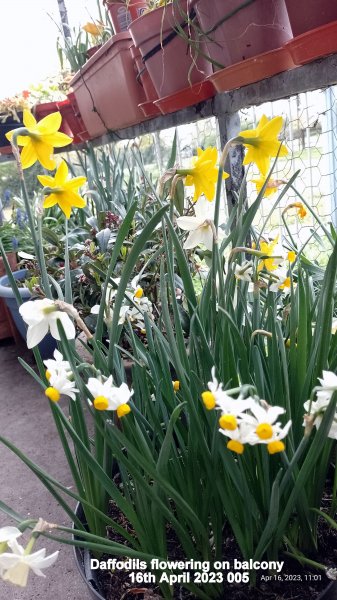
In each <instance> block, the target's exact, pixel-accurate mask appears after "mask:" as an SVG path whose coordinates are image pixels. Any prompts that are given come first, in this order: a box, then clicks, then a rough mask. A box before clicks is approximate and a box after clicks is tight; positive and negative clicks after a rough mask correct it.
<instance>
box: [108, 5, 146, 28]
mask: <svg viewBox="0 0 337 600" xmlns="http://www.w3.org/2000/svg"><path fill="white" fill-rule="evenodd" d="M104 4H105V5H106V7H107V9H108V11H109V13H110V18H111V21H112V25H113V28H114V30H115V32H116V33H122V32H123V31H127V30H128V28H129V25H130V23H132V21H134V20H135V19H138V17H141V16H142V14H143V13H144V11H146V10H147V8H148V5H147V2H146V1H144V0H129V2H127V3H125V2H109V0H105V2H104Z"/></svg>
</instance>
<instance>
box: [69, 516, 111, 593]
mask: <svg viewBox="0 0 337 600" xmlns="http://www.w3.org/2000/svg"><path fill="white" fill-rule="evenodd" d="M75 513H76V516H77V517H78V518H79V519H80V520H81V522H82V523H83V525H85V526H86V521H85V516H84V511H83V508H82V506H81V504H77V506H76V509H75ZM72 526H73V529H75V525H74V523H73V524H72ZM73 539H74V540H76V537H75V536H73ZM73 548H74V555H75V562H76V566H77V568H78V570H79V573H80V575H81V577H82V579H83V581H84V583H86V585H87V587H88V590H89V593H90V596H91V598H93V599H94V600H97V599H99V600H105V598H104V596H102V595H101V594H100V593H99V584H98V580H97V574H96V571H93V570H92V569H91V567H90V558H91V554H90V551H89V550H88V549H87V548H78V547H77V546H74V547H73Z"/></svg>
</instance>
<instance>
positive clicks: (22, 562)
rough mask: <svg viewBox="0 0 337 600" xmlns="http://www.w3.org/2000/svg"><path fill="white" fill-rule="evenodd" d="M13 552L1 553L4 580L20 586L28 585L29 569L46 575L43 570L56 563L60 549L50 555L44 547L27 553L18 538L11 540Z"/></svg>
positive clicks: (42, 575) (0, 559) (0, 563)
mask: <svg viewBox="0 0 337 600" xmlns="http://www.w3.org/2000/svg"><path fill="white" fill-rule="evenodd" d="M8 545H9V547H10V548H11V550H12V552H4V553H3V554H0V569H2V571H3V574H2V578H3V579H4V581H10V582H11V583H13V584H15V585H19V586H20V587H25V586H26V585H27V580H28V575H29V569H31V570H32V571H33V572H34V573H35V575H38V576H39V577H45V574H44V573H43V572H42V571H43V569H47V568H48V567H50V566H51V565H53V564H54V563H55V561H56V560H57V557H58V554H59V552H58V550H57V551H56V552H54V553H53V554H50V556H46V549H45V548H42V549H41V550H38V551H37V552H33V553H32V554H25V553H24V552H25V549H24V548H23V546H20V544H18V543H17V541H16V539H14V540H12V541H10V542H9V544H8Z"/></svg>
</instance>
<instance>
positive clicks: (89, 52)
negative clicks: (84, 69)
mask: <svg viewBox="0 0 337 600" xmlns="http://www.w3.org/2000/svg"><path fill="white" fill-rule="evenodd" d="M100 48H102V44H97V46H93V47H92V48H88V50H87V54H86V56H87V59H88V60H89V58H91V57H92V56H94V54H95V53H96V52H97V50H99V49H100Z"/></svg>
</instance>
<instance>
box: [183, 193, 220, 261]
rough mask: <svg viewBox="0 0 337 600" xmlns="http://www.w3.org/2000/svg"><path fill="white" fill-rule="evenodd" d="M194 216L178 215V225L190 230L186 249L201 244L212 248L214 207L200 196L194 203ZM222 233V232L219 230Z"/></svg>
mask: <svg viewBox="0 0 337 600" xmlns="http://www.w3.org/2000/svg"><path fill="white" fill-rule="evenodd" d="M194 213H195V215H194V216H187V217H178V218H177V225H178V227H179V228H180V229H182V230H183V231H189V232H190V233H189V235H188V237H187V239H186V241H185V242H184V246H183V247H184V248H185V250H189V249H191V248H195V247H196V246H199V245H200V244H203V245H204V246H206V248H207V250H212V248H213V240H214V231H215V230H214V223H213V217H214V209H213V206H212V205H210V204H209V203H208V202H207V201H206V200H205V199H204V198H200V199H199V200H198V202H196V204H195V205H194ZM219 233H220V235H221V232H219Z"/></svg>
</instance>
